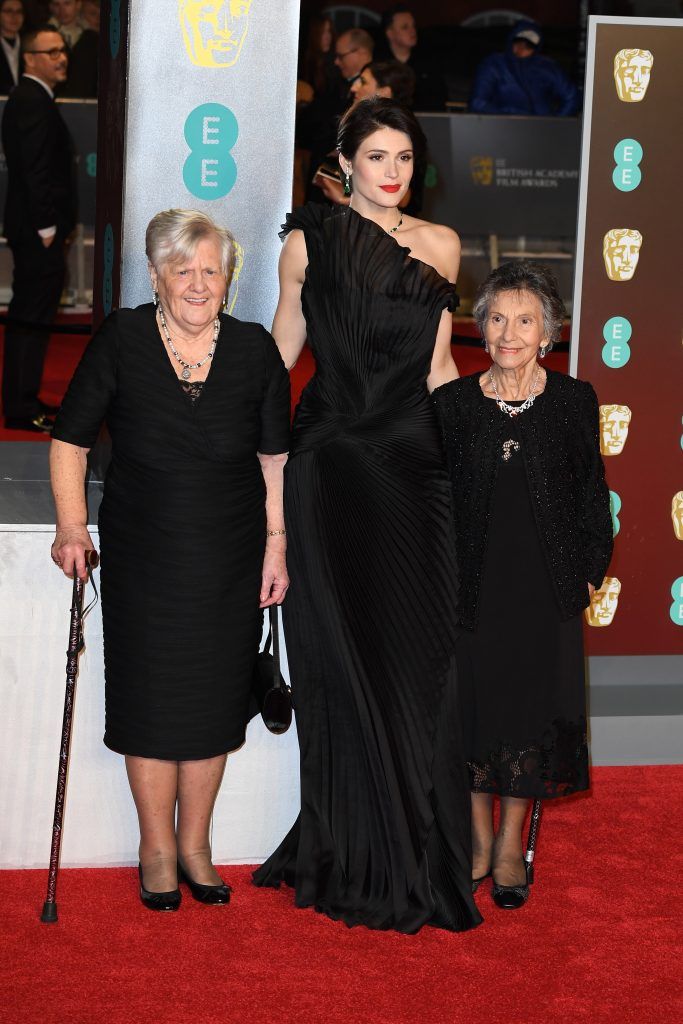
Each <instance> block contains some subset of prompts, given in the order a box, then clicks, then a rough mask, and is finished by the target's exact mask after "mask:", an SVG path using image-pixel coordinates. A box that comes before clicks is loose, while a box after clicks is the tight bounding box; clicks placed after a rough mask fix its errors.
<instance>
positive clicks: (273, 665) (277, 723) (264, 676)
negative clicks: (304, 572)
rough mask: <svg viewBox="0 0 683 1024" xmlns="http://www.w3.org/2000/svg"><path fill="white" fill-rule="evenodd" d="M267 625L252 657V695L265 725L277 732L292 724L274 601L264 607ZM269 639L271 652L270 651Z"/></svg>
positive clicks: (289, 691)
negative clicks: (282, 672) (260, 645)
mask: <svg viewBox="0 0 683 1024" xmlns="http://www.w3.org/2000/svg"><path fill="white" fill-rule="evenodd" d="M268 615H269V617H270V629H269V630H268V636H267V637H266V642H265V645H264V647H263V650H262V651H259V653H258V655H257V657H256V665H255V667H254V676H253V679H252V683H251V692H252V697H253V698H254V700H255V702H256V705H257V706H258V709H259V711H260V712H261V717H262V718H263V722H264V725H265V727H266V729H268V730H269V731H270V732H273V733H275V734H276V735H277V736H279V735H281V734H282V733H283V732H287V730H288V729H289V727H290V725H291V724H292V691H291V689H290V688H289V686H287V683H286V682H285V681H284V679H283V678H282V674H281V672H280V633H279V627H278V613H277V605H275V606H273V605H271V606H270V607H269V608H268ZM271 642H272V645H273V653H272V654H271V653H270V646H271Z"/></svg>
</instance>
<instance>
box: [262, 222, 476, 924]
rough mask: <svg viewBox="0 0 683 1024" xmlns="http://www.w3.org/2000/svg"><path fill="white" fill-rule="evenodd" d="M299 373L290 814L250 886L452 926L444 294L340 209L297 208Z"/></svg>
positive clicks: (466, 819)
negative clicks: (430, 386) (441, 362)
mask: <svg viewBox="0 0 683 1024" xmlns="http://www.w3.org/2000/svg"><path fill="white" fill-rule="evenodd" d="M293 228H299V229H302V230H303V232H304V237H305V241H306V248H307V252H308V269H307V272H306V280H305V283H304V285H303V288H302V293H301V298H302V306H303V312H304V315H305V318H306V323H307V328H308V342H309V345H310V346H311V348H312V351H313V354H314V356H315V360H316V373H315V376H314V377H313V379H312V380H311V381H310V382H309V384H308V385H307V387H306V389H305V391H304V393H303V395H302V398H301V402H300V405H299V407H298V410H297V414H296V417H295V423H294V428H293V439H292V447H291V450H290V451H291V453H290V459H289V462H288V464H287V467H286V470H285V514H286V521H287V531H288V565H289V572H290V577H291V581H292V582H291V588H290V591H289V594H288V597H287V600H286V601H285V604H284V606H283V612H284V621H285V634H286V641H287V653H288V659H289V666H290V670H291V680H292V685H293V692H294V700H295V705H296V713H297V728H298V732H299V742H300V746H301V813H300V815H299V818H298V819H297V821H296V823H295V824H294V826H293V828H292V830H291V831H290V833H289V834H288V835H287V837H286V838H285V839H284V841H283V843H282V844H281V846H280V847H279V848H278V849H277V850H276V852H275V853H274V854H273V855H272V856H271V857H270V859H269V860H268V861H267V862H266V863H265V864H264V865H263V866H262V867H261V868H260V869H259V870H258V871H257V872H256V873H255V876H254V880H255V882H256V884H257V885H269V886H278V885H279V884H280V882H282V881H284V882H286V883H287V884H289V885H291V886H293V887H294V888H295V894H296V895H295V899H296V903H297V905H298V906H302V907H306V906H313V907H315V908H316V909H317V910H319V911H322V912H324V913H325V914H327V915H329V916H330V917H332V918H334V919H341V920H343V921H345V922H346V923H347V924H349V925H355V924H363V925H366V926H368V927H370V928H384V929H386V928H392V929H396V930H398V931H402V932H415V931H417V930H418V929H419V928H420V927H421V926H422V925H424V924H432V925H436V926H440V927H442V928H446V929H450V930H453V931H459V930H464V929H467V928H471V927H473V926H474V925H476V924H478V923H479V921H480V920H481V918H480V916H479V913H478V911H477V909H476V907H475V906H474V903H473V901H472V895H471V866H470V864H471V861H470V798H469V791H468V779H467V773H466V768H465V757H464V754H463V747H462V739H461V733H460V722H459V714H458V708H457V703H458V701H457V689H456V687H457V679H456V669H455V646H456V637H457V627H456V625H455V623H456V619H457V614H456V600H457V572H456V559H455V549H454V541H453V531H452V527H451V520H450V498H449V484H448V480H447V477H446V473H445V471H444V465H443V458H442V451H441V444H440V438H439V433H438V430H437V426H436V421H435V418H434V414H433V411H432V406H431V403H430V400H429V396H428V391H427V386H426V378H427V375H428V373H429V368H430V361H431V357H432V352H433V348H434V342H435V338H436V333H437V328H438V324H439V320H440V317H441V313H442V311H443V310H444V309H445V308H453V307H454V305H455V302H456V297H455V295H454V291H453V286H452V285H450V284H449V283H448V281H446V280H444V279H443V278H442V277H441V276H440V275H439V274H438V273H437V272H436V271H435V270H434V269H433V268H432V267H430V266H427V265H426V264H425V263H422V262H420V261H419V260H415V259H412V258H411V256H410V254H409V250H408V249H406V248H404V247H401V246H400V245H398V244H397V242H396V240H395V239H394V238H393V237H391V236H390V235H388V234H387V233H386V232H385V231H383V230H382V228H380V227H379V226H378V225H376V224H374V223H373V222H372V221H370V220H367V219H365V218H363V217H361V216H360V215H359V214H358V213H356V212H355V211H354V210H351V209H347V208H342V209H337V210H335V211H329V210H327V209H326V208H324V207H321V206H316V205H315V204H311V205H310V206H307V207H304V208H303V209H301V210H299V211H297V212H296V213H295V214H293V215H290V217H289V218H288V220H287V224H286V226H285V233H286V232H288V231H291V230H292V229H293Z"/></svg>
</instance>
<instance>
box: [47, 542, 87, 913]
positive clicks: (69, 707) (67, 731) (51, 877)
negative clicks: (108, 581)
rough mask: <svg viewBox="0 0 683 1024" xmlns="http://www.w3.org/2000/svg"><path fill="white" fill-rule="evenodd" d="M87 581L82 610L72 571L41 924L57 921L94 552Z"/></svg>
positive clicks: (79, 582)
mask: <svg viewBox="0 0 683 1024" xmlns="http://www.w3.org/2000/svg"><path fill="white" fill-rule="evenodd" d="M85 560H86V569H87V571H88V579H89V580H90V582H91V583H92V586H93V590H94V591H95V597H94V598H93V599H92V601H91V602H90V604H89V605H88V606H87V608H86V609H85V610H83V591H84V589H85V585H84V582H83V580H81V579H79V578H78V576H77V575H76V572H75V569H74V583H73V592H72V597H71V622H70V624H69V648H68V650H67V652H66V691H65V693H64V718H63V720H62V745H61V747H60V750H59V765H58V768H57V794H56V796H55V816H54V820H53V823H52V848H51V850H50V867H49V870H48V876H47V899H46V900H45V903H44V904H43V912H42V914H41V915H40V920H41V921H42V922H43V923H44V924H53V923H54V922H55V921H56V920H57V902H56V899H55V894H56V892H57V872H58V870H59V854H60V850H61V846H62V820H63V818H64V802H65V799H66V779H67V775H68V772H69V751H70V748H71V726H72V724H73V711H74V697H75V695H76V678H77V676H78V656H79V654H80V653H81V651H82V650H83V619H84V618H85V616H86V615H87V614H88V612H89V611H90V609H91V608H92V607H93V605H94V604H95V602H96V601H97V588H96V587H95V581H94V580H93V576H92V571H93V569H96V568H97V565H98V563H99V558H98V555H97V552H96V551H86V552H85Z"/></svg>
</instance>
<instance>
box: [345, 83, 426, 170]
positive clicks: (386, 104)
mask: <svg viewBox="0 0 683 1024" xmlns="http://www.w3.org/2000/svg"><path fill="white" fill-rule="evenodd" d="M381 128H393V129H394V131H397V132H403V134H404V135H407V136H408V138H409V139H410V141H411V143H412V145H413V159H414V161H415V163H417V162H418V161H421V160H422V159H423V158H424V155H425V153H426V151H427V140H426V138H425V135H424V132H423V131H422V129H421V128H420V125H419V123H418V121H417V118H416V117H415V115H414V114H413V113H412V112H411V111H410V110H408V108H407V107H404V106H403V105H402V104H401V103H397V102H396V100H389V99H385V98H384V97H383V96H373V97H372V99H367V100H361V101H360V103H358V104H357V105H356V106H355V107H352V108H351V110H348V111H347V112H346V114H344V116H343V118H342V119H341V122H340V124H339V131H338V132H337V149H338V150H339V152H340V153H341V154H342V155H343V156H345V157H346V159H347V160H353V158H354V156H355V155H356V153H357V152H358V149H359V147H360V145H361V143H362V142H364V141H365V139H367V137H368V136H369V135H372V134H373V133H374V132H376V131H379V130H380V129H381Z"/></svg>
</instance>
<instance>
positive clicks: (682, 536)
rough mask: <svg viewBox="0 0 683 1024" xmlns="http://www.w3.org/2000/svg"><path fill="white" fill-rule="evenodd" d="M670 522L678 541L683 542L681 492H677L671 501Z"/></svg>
mask: <svg viewBox="0 0 683 1024" xmlns="http://www.w3.org/2000/svg"><path fill="white" fill-rule="evenodd" d="M671 521H672V522H673V524H674V533H675V534H676V538H677V539H678V540H683V491H678V492H677V493H676V494H674V496H673V498H672V499H671Z"/></svg>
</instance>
